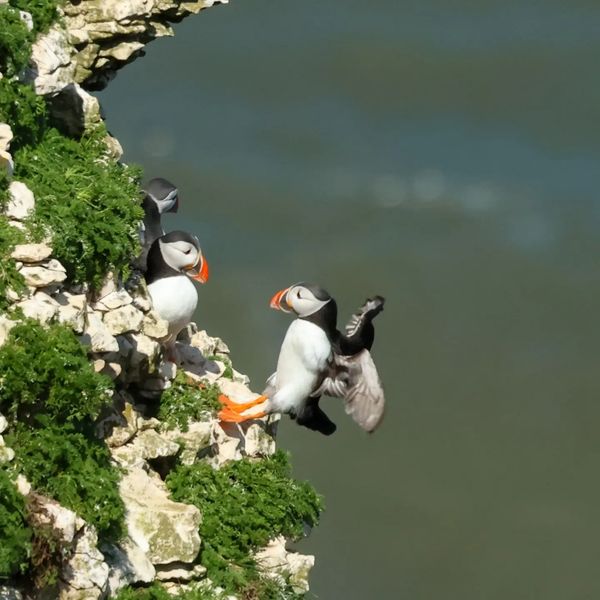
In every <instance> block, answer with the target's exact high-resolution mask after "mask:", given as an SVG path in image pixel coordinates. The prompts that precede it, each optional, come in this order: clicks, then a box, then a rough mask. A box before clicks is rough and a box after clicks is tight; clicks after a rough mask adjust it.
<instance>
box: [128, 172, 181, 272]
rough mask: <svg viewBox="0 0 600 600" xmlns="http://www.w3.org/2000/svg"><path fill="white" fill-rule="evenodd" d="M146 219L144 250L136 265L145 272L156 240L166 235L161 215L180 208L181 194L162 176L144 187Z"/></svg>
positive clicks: (143, 235) (143, 222) (143, 201)
mask: <svg viewBox="0 0 600 600" xmlns="http://www.w3.org/2000/svg"><path fill="white" fill-rule="evenodd" d="M143 191H144V199H143V200H142V208H143V209H144V220H143V221H142V224H141V226H140V243H141V245H142V252H141V254H140V256H139V257H138V259H137V260H136V265H135V266H136V267H137V268H138V269H140V271H142V272H145V271H146V268H147V257H148V252H149V251H150V247H151V246H152V244H153V243H154V240H156V239H158V238H159V237H160V236H161V235H164V233H165V232H164V230H163V228H162V224H161V220H160V219H161V215H162V214H163V213H166V212H177V209H178V208H179V195H178V191H177V188H176V187H175V186H174V185H173V184H172V183H171V182H170V181H167V180H166V179H163V178H162V177H155V178H154V179H151V180H150V181H149V182H148V183H147V185H146V187H145V188H144V189H143Z"/></svg>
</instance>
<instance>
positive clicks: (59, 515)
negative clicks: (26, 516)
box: [33, 494, 84, 544]
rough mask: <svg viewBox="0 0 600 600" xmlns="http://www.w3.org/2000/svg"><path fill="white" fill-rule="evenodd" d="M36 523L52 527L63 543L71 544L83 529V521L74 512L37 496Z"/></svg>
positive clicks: (35, 502)
mask: <svg viewBox="0 0 600 600" xmlns="http://www.w3.org/2000/svg"><path fill="white" fill-rule="evenodd" d="M33 505H34V506H35V511H34V512H35V517H34V518H35V521H36V522H37V523H41V524H44V525H50V526H51V527H52V529H54V531H55V533H57V534H58V535H59V536H60V539H61V540H62V541H63V542H66V543H68V544H70V543H71V542H72V541H73V539H74V538H75V534H76V533H77V532H78V531H80V530H81V528H82V527H83V524H84V523H83V521H82V519H80V518H79V517H78V516H77V515H76V514H75V513H74V512H73V511H72V510H69V509H68V508H65V507H64V506H61V505H60V504H59V503H58V502H55V501H54V500H51V499H50V498H45V497H43V496H40V495H37V494H36V495H35V498H34V503H33Z"/></svg>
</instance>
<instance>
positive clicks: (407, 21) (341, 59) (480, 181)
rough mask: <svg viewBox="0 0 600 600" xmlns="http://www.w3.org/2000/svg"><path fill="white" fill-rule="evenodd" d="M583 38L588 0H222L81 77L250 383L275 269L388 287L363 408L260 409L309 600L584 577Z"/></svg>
mask: <svg viewBox="0 0 600 600" xmlns="http://www.w3.org/2000/svg"><path fill="white" fill-rule="evenodd" d="M599 34H600V5H598V4H597V3H596V2H591V1H584V0H579V1H575V0H570V1H569V2H567V1H566V0H565V1H558V0H545V1H544V2H538V1H534V0H523V1H521V2H516V1H514V0H504V1H503V2H500V1H487V2H484V1H482V0H480V1H474V0H460V1H457V2H448V0H445V1H442V0H420V1H419V2H417V1H413V2H408V1H406V0H373V1H371V2H368V3H366V2H357V1H355V0H344V1H342V0H322V1H321V2H319V3H306V2H305V3H299V2H292V1H291V0H279V1H278V2H267V1H265V0H233V2H232V3H231V4H230V5H228V6H224V7H218V8H215V9H211V10H208V11H205V12H203V13H202V14H201V15H199V16H198V17H194V18H190V19H188V20H187V21H185V22H183V23H182V24H180V25H178V26H177V27H176V37H175V38H174V39H168V40H160V41H158V42H156V43H154V44H152V45H151V46H149V48H148V53H147V56H146V57H145V58H143V59H141V60H138V61H137V62H136V63H134V64H132V65H130V66H128V67H127V68H126V71H125V72H123V73H121V74H120V75H119V76H118V77H117V78H116V79H115V81H114V82H112V83H111V85H110V86H109V88H108V89H107V90H106V91H105V92H103V93H102V94H100V98H101V101H102V103H103V105H104V109H105V112H106V116H107V120H108V124H109V127H110V129H111V130H112V132H113V133H114V134H115V135H116V136H117V137H118V138H119V140H120V141H121V142H122V143H123V145H124V147H125V149H126V154H125V159H126V160H128V161H130V162H137V163H140V164H141V165H142V166H144V168H145V170H146V173H147V175H148V177H152V176H163V177H167V178H168V179H171V180H173V181H175V182H176V183H177V184H178V186H179V188H180V191H181V192H180V193H181V200H182V203H181V206H180V212H179V213H178V215H176V216H171V215H169V216H168V217H169V218H168V219H167V220H166V225H167V227H168V228H173V229H175V228H186V229H189V230H190V231H193V232H195V233H197V234H198V235H199V237H200V239H201V242H202V245H203V249H204V251H205V254H206V256H207V258H208V261H209V263H210V267H211V280H210V282H209V283H208V284H207V285H206V286H203V287H202V288H201V289H200V290H199V291H200V305H199V310H198V314H197V321H198V323H199V325H200V326H202V327H206V328H207V329H208V331H209V332H210V333H212V334H216V335H220V336H222V337H223V338H224V339H225V340H226V341H227V342H228V343H229V345H230V347H231V349H232V354H233V358H234V362H235V364H236V366H237V367H238V368H239V369H240V370H243V371H245V372H247V373H248V374H249V375H250V376H251V377H252V379H253V384H254V388H255V389H257V390H260V388H261V385H262V381H263V380H264V379H265V378H266V377H267V376H268V375H269V374H270V373H271V372H272V371H273V370H274V367H275V363H276V358H277V352H278V349H279V344H280V343H281V339H282V337H283V334H284V331H285V328H286V327H287V325H288V318H287V316H286V315H282V314H279V313H276V312H274V311H270V310H269V309H268V300H269V298H270V297H271V295H272V294H273V293H274V292H275V291H276V290H278V289H281V288H282V287H284V286H287V285H288V284H290V283H293V282H295V281H298V280H314V281H317V282H320V283H321V284H322V285H323V286H325V287H326V288H328V289H329V291H330V292H331V293H332V294H333V295H334V296H335V297H336V299H337V300H338V304H339V305H340V312H341V313H342V314H341V316H342V318H344V317H345V316H346V315H349V314H350V312H351V311H352V310H354V308H356V307H357V306H358V304H359V303H360V302H362V300H363V299H364V298H365V297H366V296H367V295H370V294H373V293H380V294H383V295H385V296H386V297H387V307H386V310H385V312H384V313H383V314H382V315H381V316H380V317H379V318H378V322H377V339H376V343H375V349H374V356H375V359H376V362H377V365H378V368H379V370H380V374H381V376H382V378H383V380H384V383H385V385H386V393H387V400H388V406H389V410H388V412H387V416H386V420H385V421H384V423H383V425H382V427H381V429H380V430H379V431H377V432H376V433H375V434H374V435H373V436H370V437H369V436H366V435H365V434H363V433H362V432H361V431H360V430H358V428H357V427H356V426H355V425H354V424H353V423H352V422H351V421H350V420H349V419H348V418H347V417H345V416H344V415H343V411H342V410H341V407H340V406H339V405H338V402H337V401H335V400H327V401H326V403H325V406H326V407H330V412H331V413H332V416H333V418H334V420H336V421H337V423H338V426H339V429H338V432H337V433H336V434H335V435H334V436H332V437H331V438H323V437H320V436H318V435H316V434H314V433H312V432H310V431H308V430H305V429H301V428H298V427H296V426H295V425H294V424H293V423H289V422H285V423H284V424H283V425H282V427H281V428H280V436H279V443H280V446H282V447H284V448H288V449H289V450H291V451H292V453H293V457H294V463H295V465H296V472H297V475H298V476H299V477H303V478H307V479H310V480H311V481H312V482H313V483H314V484H315V485H316V487H317V488H318V489H319V490H320V491H321V492H322V493H323V494H324V495H325V498H326V502H327V508H328V509H327V512H326V513H325V515H324V517H323V521H322V524H321V526H320V527H319V528H318V529H316V530H315V531H314V532H313V534H312V536H311V537H310V538H309V539H308V540H306V541H304V542H302V543H301V544H300V545H299V549H300V550H301V551H304V552H313V553H315V554H316V555H317V564H316V567H315V569H314V571H313V576H312V589H313V592H314V594H315V595H316V596H317V597H319V598H321V599H323V600H330V599H338V598H343V599H348V600H355V599H357V600H358V599H360V600H362V599H367V598H377V599H396V598H402V599H407V600H421V599H422V600H430V599H436V600H437V599H440V600H442V599H443V600H454V599H456V600H465V599H474V600H479V599H486V600H487V599H490V600H506V599H507V598H509V599H511V600H517V599H523V600H530V599H538V598H539V599H544V600H554V599H556V600H565V599H569V600H572V599H595V598H598V597H600V576H599V575H598V567H597V564H596V563H597V557H598V555H599V551H600V484H599V483H598V477H599V476H598V472H599V468H598V467H599V465H600V435H599V434H598V429H599V427H598V423H600V403H599V398H600V384H599V379H600V377H599V375H598V368H597V361H598V347H599V346H598V326H599V321H598V318H597V316H596V312H595V308H596V306H597V305H598V304H599V299H600V297H599V294H600V285H599V284H598V280H599V269H598V256H599V255H600V238H599V233H600V198H599V197H598V192H597V188H598V184H599V181H598V180H599V169H598V159H599V158H600V69H598V61H597V57H598V56H599V52H600V35H599Z"/></svg>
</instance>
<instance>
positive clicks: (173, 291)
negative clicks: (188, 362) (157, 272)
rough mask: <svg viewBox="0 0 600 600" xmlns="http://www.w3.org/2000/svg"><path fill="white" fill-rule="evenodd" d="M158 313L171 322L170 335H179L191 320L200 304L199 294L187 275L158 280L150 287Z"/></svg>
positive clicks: (149, 290)
mask: <svg viewBox="0 0 600 600" xmlns="http://www.w3.org/2000/svg"><path fill="white" fill-rule="evenodd" d="M148 292H149V293H150V297H151V298H152V304H153V306H154V309H155V310H156V312H157V313H158V314H159V315H160V316H161V318H163V319H164V320H165V321H168V322H169V333H171V334H175V335H176V334H177V333H179V331H180V330H181V329H182V328H183V327H185V326H186V325H187V324H188V323H189V322H190V321H191V320H192V315H193V314H194V311H195V310H196V306H197V304H198V292H196V288H195V287H194V284H193V283H192V281H191V280H190V278H189V277H187V276H186V275H178V276H177V277H165V278H164V279H157V280H156V281H153V282H152V283H151V284H150V285H149V286H148Z"/></svg>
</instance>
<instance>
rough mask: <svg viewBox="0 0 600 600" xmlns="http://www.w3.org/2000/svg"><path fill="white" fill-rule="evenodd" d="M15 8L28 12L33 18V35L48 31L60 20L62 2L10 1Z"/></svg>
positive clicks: (44, 0)
mask: <svg viewBox="0 0 600 600" xmlns="http://www.w3.org/2000/svg"><path fill="white" fill-rule="evenodd" d="M9 4H10V5H11V6H14V7H15V8H19V9H21V10H26V11H27V12H28V13H30V14H31V17H32V18H33V33H34V34H37V33H43V32H45V31H48V29H49V28H50V25H52V23H54V22H55V21H57V20H58V10H57V9H58V7H59V6H61V5H62V4H63V1H62V0H58V1H57V0H9Z"/></svg>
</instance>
